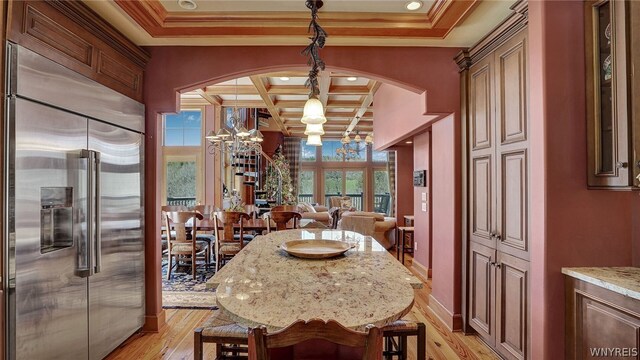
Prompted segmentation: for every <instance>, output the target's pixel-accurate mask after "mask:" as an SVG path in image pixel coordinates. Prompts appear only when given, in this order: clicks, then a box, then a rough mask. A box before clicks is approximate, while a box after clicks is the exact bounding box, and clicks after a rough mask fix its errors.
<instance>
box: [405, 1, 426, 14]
mask: <svg viewBox="0 0 640 360" xmlns="http://www.w3.org/2000/svg"><path fill="white" fill-rule="evenodd" d="M404 6H405V7H406V8H407V10H409V11H416V10H418V9H420V8H421V7H422V1H419V0H414V1H409V2H408V3H406V4H405V5H404Z"/></svg>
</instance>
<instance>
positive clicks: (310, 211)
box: [298, 203, 331, 226]
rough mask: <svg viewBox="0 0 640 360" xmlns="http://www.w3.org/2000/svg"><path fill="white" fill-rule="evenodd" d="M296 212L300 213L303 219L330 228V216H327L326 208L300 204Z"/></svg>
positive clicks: (327, 210)
mask: <svg viewBox="0 0 640 360" xmlns="http://www.w3.org/2000/svg"><path fill="white" fill-rule="evenodd" d="M298 210H299V211H300V212H301V214H302V218H303V219H310V220H315V221H317V222H319V223H321V224H323V225H326V226H331V215H329V209H327V207H326V206H322V205H316V206H313V205H311V204H308V203H300V204H298Z"/></svg>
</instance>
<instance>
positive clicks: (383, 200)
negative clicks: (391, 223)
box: [373, 193, 391, 215]
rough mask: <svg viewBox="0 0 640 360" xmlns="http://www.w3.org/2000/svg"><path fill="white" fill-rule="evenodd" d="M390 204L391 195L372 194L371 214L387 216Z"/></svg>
mask: <svg viewBox="0 0 640 360" xmlns="http://www.w3.org/2000/svg"><path fill="white" fill-rule="evenodd" d="M390 202H391V194H389V193H385V194H374V195H373V212H377V213H383V214H387V215H389V210H390V206H389V203H390Z"/></svg>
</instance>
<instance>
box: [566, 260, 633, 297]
mask: <svg viewBox="0 0 640 360" xmlns="http://www.w3.org/2000/svg"><path fill="white" fill-rule="evenodd" d="M562 273H563V274H565V275H568V276H571V277H573V278H576V279H578V280H582V281H585V282H588V283H591V284H593V285H597V286H600V287H603V288H605V289H608V290H611V291H614V292H617V293H619V294H622V295H625V296H628V297H631V298H634V299H637V300H640V267H574V268H562Z"/></svg>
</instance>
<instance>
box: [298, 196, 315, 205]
mask: <svg viewBox="0 0 640 360" xmlns="http://www.w3.org/2000/svg"><path fill="white" fill-rule="evenodd" d="M298 202H306V203H310V204H311V203H313V194H298Z"/></svg>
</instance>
